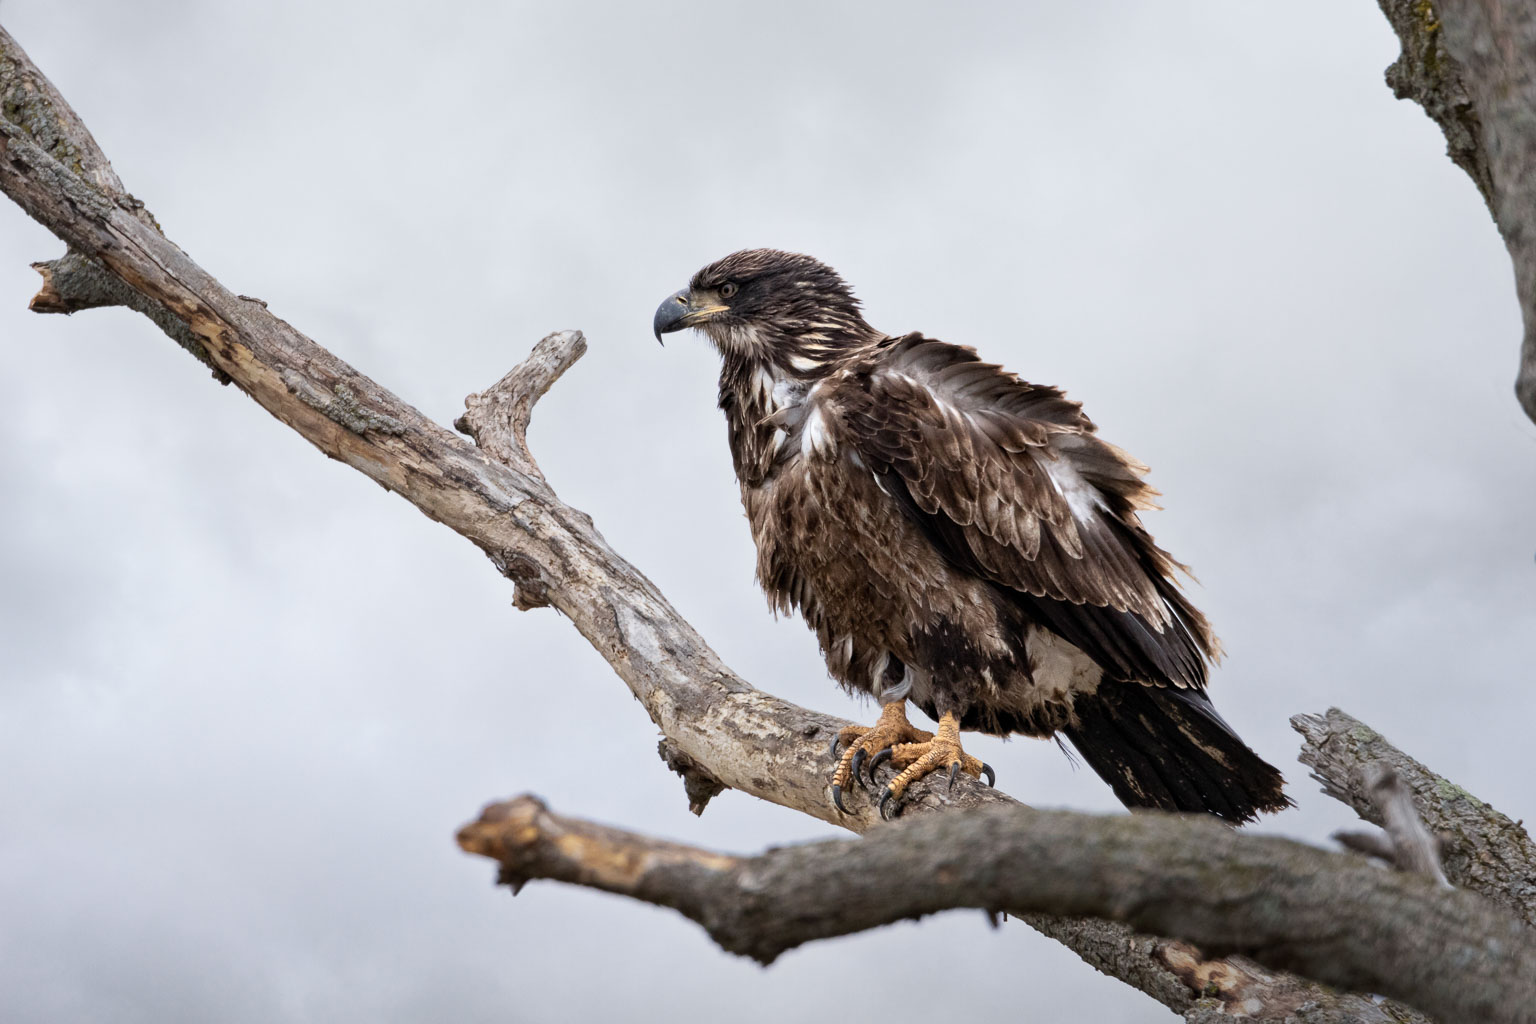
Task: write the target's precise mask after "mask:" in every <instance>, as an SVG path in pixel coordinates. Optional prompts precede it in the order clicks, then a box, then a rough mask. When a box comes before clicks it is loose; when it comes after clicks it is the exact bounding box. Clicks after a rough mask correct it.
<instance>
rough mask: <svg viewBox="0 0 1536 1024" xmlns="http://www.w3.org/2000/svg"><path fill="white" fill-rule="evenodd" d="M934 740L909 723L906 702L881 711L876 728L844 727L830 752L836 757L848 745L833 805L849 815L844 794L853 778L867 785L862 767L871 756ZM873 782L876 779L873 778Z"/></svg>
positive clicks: (836, 779) (835, 775) (840, 762)
mask: <svg viewBox="0 0 1536 1024" xmlns="http://www.w3.org/2000/svg"><path fill="white" fill-rule="evenodd" d="M931 739H933V733H931V732H928V731H927V730H925V729H919V728H917V727H916V726H914V725H913V724H912V723H911V722H909V721H907V702H906V701H905V700H896V701H892V702H891V703H889V704H886V705H884V706H882V707H881V708H880V720H879V721H877V722H876V723H875V724H874V725H873V726H871V727H869V728H865V727H864V726H861V725H850V726H845V727H844V728H843V730H842V731H841V732H839V733H838V734H837V736H836V737H835V738H834V739H833V740H832V749H831V753H832V755H833V756H836V755H837V748H838V747H839V746H840V745H841V744H844V743H846V744H848V748H847V749H846V750H844V751H843V754H842V757H840V758H838V762H837V771H836V772H835V773H833V775H832V803H833V805H834V806H836V807H837V809H838V810H839V811H842V812H843V813H844V814H847V813H848V808H846V807H844V806H843V791H844V790H845V789H847V788H848V783H849V782H851V781H853V780H854V779H858V780H859V784H860V785H861V786H862V785H864V780H863V779H862V778H861V777H860V775H859V768H860V766H861V765H862V764H863V762H864V759H865V758H866V757H869V756H870V755H871V754H875V755H877V756H878V754H879V752H882V751H885V750H887V749H891V748H894V747H898V746H900V747H907V746H920V745H922V744H924V743H926V742H927V741H929V740H931ZM870 778H871V780H873V778H874V776H873V775H871V776H870Z"/></svg>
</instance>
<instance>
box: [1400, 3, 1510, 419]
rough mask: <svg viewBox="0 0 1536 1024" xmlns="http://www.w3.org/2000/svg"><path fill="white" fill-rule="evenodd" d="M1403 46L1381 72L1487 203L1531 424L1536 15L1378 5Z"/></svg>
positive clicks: (1488, 7)
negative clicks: (1511, 288) (1507, 283)
mask: <svg viewBox="0 0 1536 1024" xmlns="http://www.w3.org/2000/svg"><path fill="white" fill-rule="evenodd" d="M1378 2H1379V3H1380V5H1381V9H1382V12H1383V13H1384V14H1386V16H1387V20H1388V21H1390V22H1391V23H1392V28H1393V29H1394V30H1395V31H1396V32H1397V35H1398V38H1399V40H1401V42H1402V45H1403V51H1402V55H1401V56H1400V57H1399V58H1398V59H1397V60H1396V61H1395V62H1394V63H1393V64H1392V66H1391V67H1389V68H1388V69H1387V84H1388V85H1389V86H1390V87H1391V88H1392V91H1393V93H1394V94H1395V95H1396V96H1397V97H1398V98H1399V99H1412V100H1414V101H1415V102H1417V103H1418V104H1419V105H1420V106H1422V107H1423V108H1424V111H1425V112H1426V113H1427V114H1429V116H1430V117H1432V118H1434V120H1435V123H1436V124H1438V125H1439V126H1440V128H1441V130H1442V131H1443V132H1444V133H1445V140H1446V146H1447V152H1448V155H1449V156H1450V158H1451V159H1452V160H1454V161H1455V162H1456V165H1457V166H1458V167H1460V168H1461V169H1462V170H1464V171H1466V172H1467V174H1468V175H1469V176H1470V177H1471V178H1472V183H1473V184H1474V185H1476V186H1477V189H1478V191H1479V192H1481V193H1482V196H1483V198H1484V199H1485V200H1486V201H1487V203H1488V208H1489V210H1491V211H1492V213H1493V219H1494V221H1495V222H1496V223H1497V224H1498V226H1499V233H1500V234H1502V235H1503V236H1504V244H1505V246H1506V247H1507V248H1508V249H1509V256H1510V259H1511V260H1512V261H1513V262H1514V266H1515V291H1516V294H1517V296H1518V298H1519V301H1520V310H1521V313H1522V315H1523V317H1524V320H1525V338H1524V341H1523V342H1522V344H1521V350H1520V369H1519V375H1518V376H1517V378H1516V381H1515V394H1516V397H1517V398H1518V399H1519V401H1520V404H1521V406H1522V407H1523V408H1524V409H1525V413H1526V415H1527V416H1529V417H1530V418H1531V419H1532V420H1536V5H1532V4H1529V3H1504V2H1500V0H1378Z"/></svg>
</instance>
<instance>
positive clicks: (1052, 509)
mask: <svg viewBox="0 0 1536 1024" xmlns="http://www.w3.org/2000/svg"><path fill="white" fill-rule="evenodd" d="M836 391H837V393H836V397H835V401H834V403H833V404H834V405H835V407H836V408H837V411H838V416H837V419H838V427H839V430H838V432H839V434H843V435H845V437H843V438H840V440H846V441H847V442H848V443H851V444H852V445H853V447H854V449H855V450H856V451H857V452H858V453H859V455H860V457H861V459H862V460H863V461H864V462H865V464H866V465H867V466H868V468H869V469H870V471H871V472H872V473H874V474H875V478H876V479H877V480H878V481H880V483H881V486H882V487H883V488H884V489H885V490H886V492H887V493H889V494H890V495H891V496H892V497H893V498H895V499H896V500H897V501H898V502H900V503H901V504H902V505H903V507H904V508H905V509H906V511H907V513H908V514H909V515H910V516H911V517H912V518H913V519H914V520H915V521H917V522H918V523H920V524H921V525H922V526H923V528H924V530H925V532H926V534H927V535H928V537H929V539H930V540H932V541H933V543H934V544H935V545H937V546H938V547H939V549H940V550H941V551H942V552H943V553H944V555H945V556H946V557H947V558H948V559H949V560H950V561H951V562H952V563H953V564H955V565H957V566H960V567H962V568H964V569H966V570H967V571H969V572H972V573H975V574H976V575H978V576H981V577H983V578H985V579H987V580H989V581H991V582H993V583H995V584H997V585H998V586H999V587H1001V588H1003V589H1004V591H1005V592H1012V595H1013V596H1014V599H1015V600H1017V601H1019V602H1020V603H1021V604H1023V605H1024V606H1025V607H1026V608H1027V610H1028V611H1029V612H1030V613H1031V615H1032V617H1033V618H1034V619H1035V620H1036V621H1038V622H1040V623H1041V624H1042V625H1044V626H1046V627H1048V628H1050V629H1051V630H1052V631H1053V632H1056V633H1057V634H1059V635H1061V636H1063V637H1065V638H1066V639H1067V640H1069V641H1071V642H1072V643H1074V644H1076V645H1077V646H1078V647H1079V648H1081V649H1082V650H1083V651H1085V652H1086V653H1087V654H1088V655H1089V656H1091V657H1093V658H1094V660H1096V661H1098V662H1099V664H1100V665H1102V666H1103V667H1104V668H1105V669H1106V670H1107V671H1109V672H1110V673H1111V674H1112V675H1114V676H1116V677H1118V678H1121V679H1133V680H1139V681H1143V682H1149V683H1163V684H1171V685H1176V686H1194V687H1201V686H1203V685H1204V683H1205V675H1206V659H1207V658H1209V657H1214V656H1215V654H1216V642H1215V638H1214V637H1213V636H1212V635H1211V632H1210V627H1209V626H1208V624H1207V623H1206V621H1205V618H1204V617H1203V616H1202V615H1201V614H1200V613H1199V612H1198V611H1196V610H1195V609H1194V607H1193V606H1192V605H1190V603H1189V602H1188V600H1187V599H1186V598H1185V597H1184V596H1183V594H1182V593H1181V592H1180V591H1179V589H1178V586H1177V584H1176V583H1175V582H1174V580H1173V573H1174V571H1175V570H1176V569H1180V568H1182V566H1179V564H1178V563H1177V562H1175V561H1174V560H1173V559H1172V558H1171V557H1169V555H1168V554H1167V553H1166V552H1164V551H1163V550H1162V549H1160V548H1159V547H1158V546H1157V545H1156V544H1154V543H1153V541H1152V538H1151V536H1150V535H1148V533H1147V532H1146V530H1145V529H1144V528H1143V527H1142V525H1141V522H1140V520H1139V519H1138V518H1137V515H1136V512H1137V510H1138V509H1145V508H1152V507H1155V506H1154V505H1153V503H1152V500H1151V499H1152V496H1153V494H1154V492H1153V491H1152V490H1151V489H1150V488H1149V487H1148V486H1147V485H1146V484H1145V483H1143V482H1142V474H1143V473H1144V472H1145V471H1146V467H1145V466H1142V465H1141V464H1140V463H1138V462H1137V461H1136V460H1134V459H1132V458H1131V457H1130V456H1129V455H1127V454H1126V453H1125V452H1123V451H1121V450H1120V449H1118V448H1116V447H1115V446H1113V445H1111V444H1108V443H1106V442H1104V441H1102V440H1100V439H1099V438H1098V437H1097V436H1095V434H1094V426H1093V423H1092V422H1091V421H1090V420H1089V419H1088V418H1087V417H1086V416H1084V415H1083V413H1082V409H1081V407H1080V406H1079V405H1078V404H1077V403H1075V402H1071V401H1068V400H1067V399H1066V398H1065V397H1064V396H1063V395H1062V393H1061V392H1060V391H1058V390H1056V389H1055V388H1048V387H1038V386H1034V385H1030V384H1027V383H1025V382H1023V381H1021V380H1019V379H1018V378H1017V377H1015V376H1014V375H1013V374H1010V373H1008V372H1006V371H1005V370H1003V369H1002V368H1000V367H998V366H996V365H993V364H991V363H984V362H982V361H981V360H980V359H978V358H977V356H976V353H975V352H974V351H973V350H971V349H968V348H961V347H959V346H956V345H950V344H947V343H945V342H941V341H935V340H933V339H930V338H923V337H921V336H920V335H908V336H906V337H903V338H896V339H891V340H890V341H889V342H887V343H886V344H885V345H884V346H882V347H881V348H880V349H879V350H877V351H876V352H875V353H874V354H873V355H871V356H870V357H869V358H868V359H867V360H864V361H862V362H861V363H859V364H857V365H856V366H854V367H851V368H850V369H849V371H848V372H847V373H846V374H845V375H844V376H843V377H842V379H841V381H840V382H839V385H838V387H837V389H836Z"/></svg>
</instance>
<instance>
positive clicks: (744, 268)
mask: <svg viewBox="0 0 1536 1024" xmlns="http://www.w3.org/2000/svg"><path fill="white" fill-rule="evenodd" d="M652 326H653V327H654V328H655V331H656V340H657V341H660V340H661V336H662V335H663V334H668V333H670V332H672V331H680V330H682V329H683V328H685V327H697V328H699V329H701V330H702V331H703V332H704V333H705V334H706V335H708V336H709V339H710V340H711V341H713V342H714V343H715V347H717V348H718V349H719V350H720V352H721V353H722V354H723V355H726V356H728V357H736V358H745V359H748V360H751V361H756V362H764V363H769V362H771V363H776V364H780V365H784V366H786V367H790V368H793V369H796V370H800V371H802V372H803V371H806V370H809V369H811V367H812V365H819V364H821V363H824V362H826V361H828V360H829V359H830V358H832V357H835V356H836V355H837V354H838V353H840V352H843V351H846V350H847V349H848V348H849V347H851V346H853V345H857V344H859V343H861V342H864V341H867V340H869V339H871V338H874V337H876V336H878V332H876V331H874V330H873V329H872V328H871V327H870V326H869V325H868V324H866V323H865V322H864V317H863V315H862V314H860V312H859V300H858V299H856V298H854V297H853V292H852V291H851V290H850V289H849V287H848V285H847V283H845V282H844V281H843V279H842V278H841V277H840V276H838V273H837V271H835V270H833V269H832V268H831V267H829V266H827V265H826V264H825V263H822V262H821V261H820V260H816V259H812V258H811V257H809V256H802V255H800V254H799V253H793V252H780V251H779V250H778V249H744V250H742V251H741V252H735V253H732V254H731V255H729V256H727V257H725V258H724V259H720V260H716V261H715V262H714V263H711V264H709V266H707V267H704V268H703V269H702V270H700V271H699V272H698V273H697V274H694V275H693V280H692V281H690V282H689V283H688V287H687V288H684V289H682V290H681V291H677V292H674V293H673V294H671V295H669V296H667V298H666V299H664V300H663V301H662V303H661V306H660V307H658V308H657V310H656V317H655V319H654V320H653V321H652Z"/></svg>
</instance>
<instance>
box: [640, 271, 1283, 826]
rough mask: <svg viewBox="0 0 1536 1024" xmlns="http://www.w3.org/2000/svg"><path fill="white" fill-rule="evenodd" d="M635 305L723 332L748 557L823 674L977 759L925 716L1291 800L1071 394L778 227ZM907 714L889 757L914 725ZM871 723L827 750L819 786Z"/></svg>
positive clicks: (1125, 790)
mask: <svg viewBox="0 0 1536 1024" xmlns="http://www.w3.org/2000/svg"><path fill="white" fill-rule="evenodd" d="M655 326H656V331H657V336H658V338H659V337H660V335H661V334H662V333H664V332H666V331H670V330H679V329H681V328H683V327H699V328H701V329H702V330H703V331H704V332H705V333H706V334H707V335H708V336H709V337H710V338H711V339H712V340H713V341H714V343H715V345H716V347H717V348H718V349H719V351H720V354H721V356H722V358H723V366H722V369H721V374H720V407H721V409H722V410H724V412H725V416H726V423H727V427H728V430H729V437H730V446H731V454H732V458H733V460H734V463H735V468H736V475H737V478H738V480H739V482H740V485H741V495H742V502H743V504H744V505H745V507H746V511H747V518H748V520H749V522H750V524H751V528H752V536H753V538H754V540H755V541H756V543H757V551H758V561H757V576H758V580H759V582H760V583H761V584H762V586H763V589H764V590H765V591H766V593H767V594H768V597H769V600H770V602H771V603H772V604H773V606H774V608H775V609H777V610H778V611H781V612H788V611H792V610H793V611H798V612H799V613H800V614H801V615H802V616H803V617H804V618H805V620H806V622H807V623H808V624H809V625H810V626H811V628H812V629H813V630H814V631H815V632H816V635H817V638H818V640H819V641H820V644H821V649H822V652H823V654H824V655H825V657H826V660H827V667H828V670H829V671H830V673H831V675H832V676H833V678H834V679H836V680H837V681H838V682H839V683H841V684H842V685H843V686H844V687H846V688H848V689H850V690H852V691H856V692H867V693H870V694H873V695H875V696H876V697H878V698H880V700H881V702H882V703H883V704H887V705H891V704H899V703H900V702H903V701H905V700H911V701H912V702H913V703H915V704H916V705H917V706H918V707H920V708H922V709H923V711H924V712H926V713H927V714H929V715H931V716H933V717H935V718H940V719H941V726H944V727H943V728H941V730H940V736H939V737H938V738H937V739H933V740H932V741H931V742H932V743H933V744H938V745H941V746H943V752H944V757H947V758H953V759H954V762H955V763H956V764H959V765H961V766H962V767H964V769H965V770H967V771H969V772H971V773H972V774H977V773H978V772H979V770H980V767H981V766H980V765H979V762H974V760H973V759H969V758H967V757H965V755H963V753H962V752H960V751H959V747H958V738H957V737H955V736H953V735H951V734H952V733H953V729H951V728H949V725H948V723H947V722H945V721H943V719H944V718H945V716H948V717H950V718H952V720H953V721H954V722H955V723H957V724H958V727H960V728H966V729H976V730H981V731H984V732H989V733H994V734H999V735H1008V734H1010V733H1025V734H1028V735H1031V736H1052V735H1055V734H1057V733H1063V734H1065V735H1066V736H1067V737H1068V738H1070V739H1071V740H1072V742H1073V744H1074V745H1075V746H1076V747H1077V748H1078V750H1079V751H1080V752H1081V753H1082V754H1083V756H1084V758H1085V759H1086V760H1087V761H1088V763H1089V764H1090V765H1092V766H1093V767H1094V769H1095V770H1096V771H1098V772H1099V774H1100V775H1101V776H1103V777H1104V778H1105V779H1106V781H1108V782H1109V783H1110V785H1111V786H1112V787H1113V788H1114V789H1115V792H1116V795H1118V796H1119V797H1120V798H1121V800H1122V801H1124V802H1125V803H1126V804H1128V805H1131V806H1153V807H1164V808H1168V809H1176V810H1208V811H1211V812H1213V813H1216V814H1219V815H1221V816H1223V817H1226V818H1229V819H1232V820H1245V819H1247V818H1250V817H1252V816H1253V814H1254V813H1255V812H1256V811H1260V810H1274V809H1278V808H1280V807H1283V806H1285V805H1286V803H1287V801H1286V799H1285V797H1284V796H1283V795H1282V793H1281V779H1280V775H1279V773H1278V772H1277V771H1275V769H1274V768H1272V767H1270V766H1269V765H1268V764H1266V763H1265V762H1264V761H1262V760H1261V759H1259V758H1258V756H1257V755H1255V754H1254V753H1253V752H1252V751H1251V750H1249V749H1248V748H1247V747H1246V746H1244V745H1243V743H1242V742H1241V740H1239V739H1238V738H1237V736H1236V735H1235V733H1233V732H1232V730H1231V729H1230V727H1228V726H1227V725H1226V723H1225V722H1223V721H1222V720H1221V718H1220V717H1219V716H1218V715H1217V714H1216V712H1215V710H1214V708H1212V707H1211V705H1210V702H1209V700H1208V699H1207V698H1206V697H1205V693H1204V690H1205V684H1206V672H1207V665H1208V663H1209V662H1210V661H1211V660H1212V659H1214V658H1215V657H1216V656H1217V653H1218V647H1217V642H1216V639H1215V637H1214V635H1213V634H1212V632H1211V629H1210V626H1209V624H1208V623H1207V622H1206V620H1205V618H1204V616H1202V615H1201V614H1200V613H1199V612H1198V611H1197V610H1196V609H1195V608H1194V606H1193V605H1191V604H1190V603H1189V601H1188V599H1187V598H1186V597H1185V596H1184V594H1183V593H1182V591H1181V590H1180V589H1179V587H1178V586H1177V584H1176V582H1175V580H1174V573H1175V571H1176V570H1178V569H1180V568H1182V567H1181V566H1179V564H1178V563H1177V562H1175V561H1174V560H1173V559H1172V558H1171V557H1170V556H1169V555H1168V554H1167V553H1166V552H1165V551H1163V550H1162V549H1161V548H1159V547H1158V546H1157V545H1156V544H1155V543H1154V542H1153V540H1152V538H1151V536H1150V535H1149V534H1148V533H1147V531H1146V530H1145V528H1143V526H1142V524H1141V521H1140V519H1139V518H1138V515H1137V513H1138V511H1140V510H1143V509H1147V508H1151V507H1154V506H1153V503H1152V500H1151V499H1152V495H1153V492H1152V490H1151V489H1150V488H1149V487H1148V486H1147V485H1146V484H1145V483H1144V482H1143V479H1142V476H1143V474H1144V473H1145V470H1146V468H1145V467H1144V466H1142V465H1141V464H1140V463H1139V462H1137V461H1136V460H1135V459H1133V458H1131V457H1130V456H1129V455H1128V454H1126V453H1125V452H1124V451H1121V450H1120V449H1119V448H1116V447H1115V446H1114V445H1111V444H1109V443H1107V442H1105V441H1103V440H1101V439H1100V438H1099V437H1098V436H1097V434H1096V432H1095V428H1094V425H1093V423H1092V421H1090V420H1089V419H1088V418H1087V417H1086V416H1085V415H1083V412H1082V409H1081V407H1080V406H1079V405H1078V404H1077V403H1076V402H1072V401H1069V400H1067V398H1066V397H1065V396H1064V395H1063V394H1062V393H1061V392H1060V391H1058V390H1057V389H1055V388H1050V387H1041V386H1038V385H1032V384H1028V383H1026V382H1024V381H1022V380H1020V379H1019V378H1018V377H1016V376H1014V375H1013V374H1011V373H1009V372H1007V371H1005V370H1003V369H1002V368H1001V367H999V366H996V365H994V364H991V363H986V362H983V361H982V360H980V359H979V358H978V357H977V355H976V353H975V352H974V350H972V349H969V348H962V347H960V346H956V345H951V344H947V343H945V342H942V341H936V340H934V339H931V338H925V337H923V336H921V335H918V334H908V335H903V336H899V337H898V336H890V335H886V334H883V333H882V332H880V331H877V330H875V329H874V328H872V327H870V326H869V325H868V324H867V323H866V322H865V321H864V318H863V316H862V314H861V312H860V309H859V303H858V302H857V300H855V299H854V298H853V296H852V293H851V292H850V291H849V290H848V288H847V286H846V285H845V284H844V283H843V281H842V279H841V278H840V277H838V275H837V274H836V273H835V272H834V271H833V270H831V268H829V267H827V266H825V265H824V264H821V263H819V262H817V261H816V260H813V259H811V258H810V257H807V256H800V255H796V254H792V253H784V252H778V251H775V250H768V249H754V250H748V251H745V252H739V253H735V254H733V255H731V256H727V257H726V258H725V259H723V260H720V261H718V262H716V263H713V264H710V265H709V266H707V267H705V268H704V269H702V270H700V271H699V272H698V273H697V274H696V275H695V276H694V278H693V280H692V282H691V283H690V285H689V287H688V288H686V289H684V290H683V291H680V292H678V293H677V294H675V295H673V296H672V297H670V298H669V299H668V300H667V301H666V302H664V303H663V304H662V306H661V308H660V309H658V310H657V314H656V321H655ZM897 710H898V711H899V708H898V709H897ZM888 721H899V722H900V723H901V725H902V726H905V719H904V716H900V717H899V718H898V717H892V716H882V723H887V722H888ZM891 728H896V727H894V726H893V727H891ZM906 728H907V729H908V730H910V727H906ZM946 730H948V731H946ZM896 731H897V732H901V730H900V729H897V730H896ZM889 735H895V733H892V732H891V729H888V728H885V727H884V726H882V730H881V732H880V736H881V740H880V742H885V743H892V742H898V741H894V740H891V739H890V738H889ZM903 735H904V736H906V737H907V738H908V739H911V740H913V741H914V742H915V743H916V745H914V746H911V747H910V748H908V747H904V746H900V745H898V746H897V747H896V757H895V760H896V763H897V764H898V766H900V765H901V764H902V763H904V762H916V761H917V759H918V757H919V756H920V755H921V754H922V753H923V752H924V751H926V750H927V749H928V746H929V744H930V741H929V740H926V739H922V737H927V736H928V734H927V733H921V734H919V733H916V732H909V733H903ZM875 742H876V740H874V739H871V740H870V741H869V742H868V744H866V746H868V747H869V748H870V749H860V750H858V751H855V750H854V749H853V748H852V747H850V749H849V751H848V753H846V754H845V755H844V759H843V762H842V765H841V767H840V770H839V773H838V777H837V786H836V787H835V788H834V797H835V798H836V799H838V800H839V801H840V799H841V796H840V793H841V789H842V787H843V786H846V784H847V781H848V777H849V775H850V772H849V767H850V762H851V765H852V768H853V774H856V773H857V767H858V762H859V761H860V760H862V757H863V755H864V754H865V753H874V752H875V751H874V749H873V747H872V745H873V744H874V743H875ZM937 756H938V755H934V757H928V758H926V760H925V761H924V762H923V763H922V764H920V765H916V766H915V767H914V768H913V769H909V771H908V772H907V773H903V776H901V777H898V780H897V783H899V784H900V785H899V788H897V789H896V791H895V792H894V793H892V794H888V795H894V796H896V797H899V796H900V789H904V788H905V783H906V782H910V781H911V778H915V777H916V775H915V774H913V773H914V772H916V773H917V774H921V773H923V772H926V771H927V770H931V769H932V767H933V765H932V764H930V763H929V762H932V761H934V759H935V757H937ZM908 776H911V777H910V778H909V777H908Z"/></svg>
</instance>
